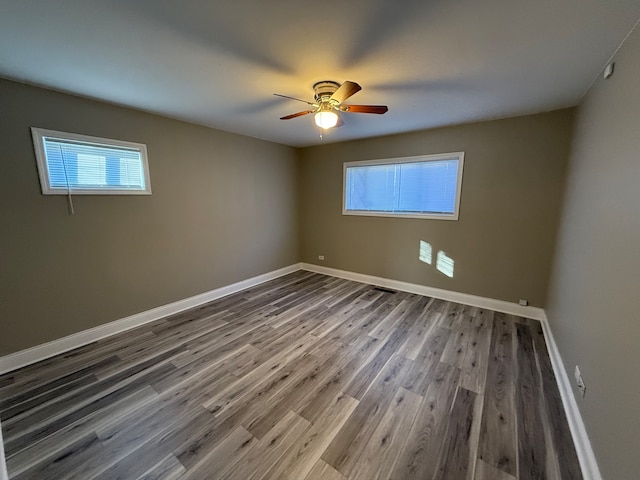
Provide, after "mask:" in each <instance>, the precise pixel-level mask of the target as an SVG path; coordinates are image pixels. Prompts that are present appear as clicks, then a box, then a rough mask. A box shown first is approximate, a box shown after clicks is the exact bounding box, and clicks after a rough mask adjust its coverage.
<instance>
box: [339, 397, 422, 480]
mask: <svg viewBox="0 0 640 480" xmlns="http://www.w3.org/2000/svg"><path fill="white" fill-rule="evenodd" d="M421 403H422V397H421V396H420V395H417V394H415V393H413V392H411V391H409V390H405V389H404V388H399V389H398V391H397V393H396V396H395V397H394V398H393V400H392V401H391V405H389V408H388V409H387V411H386V413H385V414H384V416H383V417H382V420H380V423H379V424H378V427H377V428H376V429H375V430H374V431H373V433H372V434H371V437H370V438H369V441H368V442H367V444H366V446H365V448H364V451H363V454H362V456H361V457H360V461H359V462H358V465H357V467H355V468H354V470H353V472H352V473H351V475H349V479H350V480H378V479H380V480H382V479H387V478H389V475H390V474H391V472H392V471H393V468H394V466H395V464H396V460H397V458H398V456H399V455H400V452H401V450H402V449H403V447H404V445H405V443H406V441H407V436H406V432H408V431H409V430H410V429H411V426H412V425H413V421H414V419H415V416H416V414H417V413H418V408H419V407H420V404H421Z"/></svg>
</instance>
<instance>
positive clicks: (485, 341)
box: [460, 310, 493, 394]
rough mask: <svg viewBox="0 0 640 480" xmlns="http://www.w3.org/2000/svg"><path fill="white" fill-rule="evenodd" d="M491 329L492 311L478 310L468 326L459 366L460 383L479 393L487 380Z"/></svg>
mask: <svg viewBox="0 0 640 480" xmlns="http://www.w3.org/2000/svg"><path fill="white" fill-rule="evenodd" d="M492 329H493V312H489V311H486V310H478V311H477V313H476V317H475V318H474V324H473V325H472V326H471V327H470V333H469V335H470V337H469V343H468V344H467V351H466V353H465V356H464V360H463V361H462V366H461V367H460V368H461V371H462V375H461V377H460V385H461V386H462V387H463V388H466V389H467V390H471V391H472V392H476V393H479V394H484V389H485V384H486V381H487V368H488V367H489V347H490V345H491V332H492Z"/></svg>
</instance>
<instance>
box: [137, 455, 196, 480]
mask: <svg viewBox="0 0 640 480" xmlns="http://www.w3.org/2000/svg"><path fill="white" fill-rule="evenodd" d="M185 472H186V470H185V468H184V467H183V466H182V464H181V463H180V462H179V461H178V459H177V458H176V457H175V456H173V455H168V456H167V457H165V458H164V459H163V460H161V461H160V462H159V463H157V464H155V465H154V466H153V467H151V468H150V469H149V470H147V471H146V472H144V473H143V474H142V475H140V476H139V477H138V478H137V479H136V480H178V479H179V478H183V474H184V473H185Z"/></svg>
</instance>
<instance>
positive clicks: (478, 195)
mask: <svg viewBox="0 0 640 480" xmlns="http://www.w3.org/2000/svg"><path fill="white" fill-rule="evenodd" d="M573 114H574V111H573V109H567V110H561V111H556V112H552V113H545V114H540V115H532V116H525V117H518V118H511V119H505V120H496V121H490V122H483V123H476V124H469V125H462V126H456V127H449V128H441V129H436V130H427V131H423V132H416V133H408V134H402V135H394V136H388V137H379V138H373V139H366V140H359V141H353V142H347V143H339V144H330V145H323V146H319V147H310V148H306V149H303V150H302V151H301V162H300V177H299V188H300V192H299V198H300V209H299V212H300V222H299V225H300V242H301V243H300V249H301V252H300V257H301V260H302V261H304V262H309V263H315V264H320V265H325V266H328V267H333V268H339V269H344V270H349V271H354V272H359V273H365V274H370V275H377V276H381V277H387V278H391V279H396V280H402V281H407V282H412V283H417V284H423V285H428V286H432V287H438V288H444V289H447V290H455V291H458V292H465V293H471V294H475V295H481V296H486V297H491V298H497V299H502V300H507V301H511V302H517V301H518V299H520V298H523V299H527V300H528V301H529V302H530V303H531V304H532V305H536V306H544V304H545V300H546V289H547V282H548V277H549V272H550V265H551V254H552V252H553V243H554V238H555V233H556V229H557V222H558V216H559V205H560V201H561V196H562V190H563V185H564V179H565V170H566V163H567V159H568V154H569V153H568V152H569V143H570V142H569V139H570V136H571V128H572V120H573ZM456 151H464V152H465V163H464V175H463V181H462V182H463V186H462V197H461V202H460V219H459V221H447V220H422V219H406V218H380V217H358V216H343V215H342V203H341V202H342V188H343V187H342V181H343V180H342V164H343V162H347V161H355V160H370V159H377V158H391V157H399V156H411V155H421V154H435V153H446V152H456ZM421 240H423V241H425V242H428V243H430V244H431V245H432V248H433V252H434V255H435V253H436V252H437V251H439V250H442V251H444V252H445V253H446V254H447V255H448V256H449V257H451V258H453V260H454V262H455V265H454V268H455V269H454V276H453V278H449V277H447V276H445V275H443V274H442V273H440V272H439V271H437V270H436V268H434V266H430V265H427V264H425V263H423V262H421V261H420V260H419V259H418V251H419V243H420V241H421ZM318 255H324V256H325V261H324V262H320V261H319V260H318Z"/></svg>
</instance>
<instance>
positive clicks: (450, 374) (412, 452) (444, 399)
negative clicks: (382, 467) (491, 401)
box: [390, 363, 460, 480]
mask: <svg viewBox="0 0 640 480" xmlns="http://www.w3.org/2000/svg"><path fill="white" fill-rule="evenodd" d="M432 378H433V380H432V382H431V383H430V384H429V388H427V390H426V393H425V395H424V399H423V401H422V403H421V405H420V409H419V411H418V413H417V415H416V418H415V421H414V423H413V425H412V426H411V428H410V429H409V430H408V432H407V441H406V444H405V445H406V446H405V448H404V449H403V450H402V451H401V452H400V455H399V457H398V459H397V461H396V464H395V465H394V469H393V472H392V475H391V477H390V478H393V479H398V480H400V479H403V480H410V479H416V480H422V479H425V478H428V479H431V478H433V475H434V473H435V469H436V464H437V461H438V456H439V453H440V445H442V443H443V442H444V435H445V431H446V427H447V418H448V412H449V410H450V409H451V405H452V403H453V399H454V397H455V392H456V389H457V386H458V380H459V378H460V370H459V369H458V368H456V367H452V366H451V365H448V364H446V363H440V364H438V365H437V366H436V367H435V368H434V372H433V377H432Z"/></svg>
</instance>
